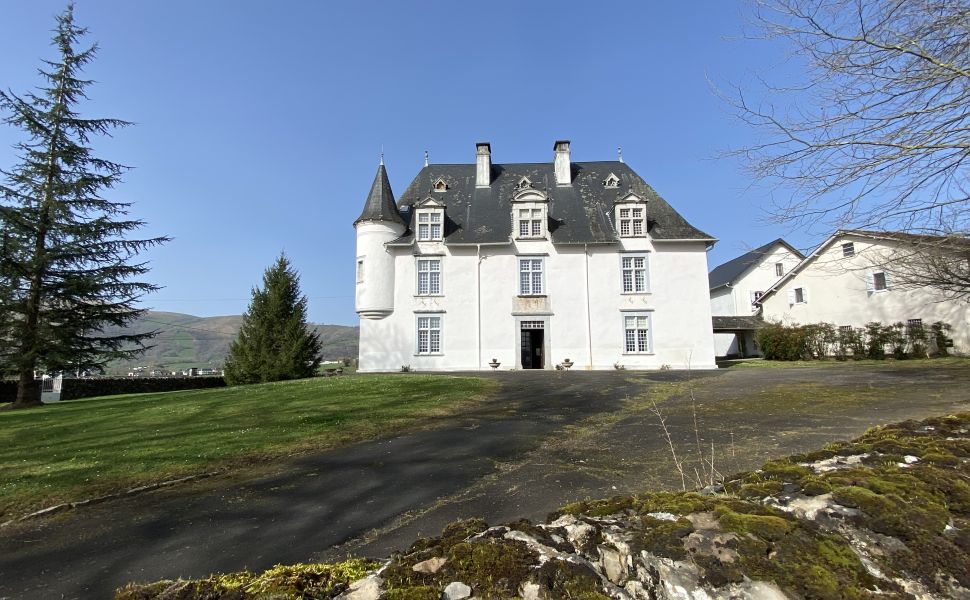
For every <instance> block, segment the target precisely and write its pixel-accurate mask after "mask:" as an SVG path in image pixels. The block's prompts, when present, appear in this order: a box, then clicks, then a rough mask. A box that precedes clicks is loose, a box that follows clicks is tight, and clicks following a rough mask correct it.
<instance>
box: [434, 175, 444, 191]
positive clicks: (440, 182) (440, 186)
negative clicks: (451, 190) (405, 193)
mask: <svg viewBox="0 0 970 600" xmlns="http://www.w3.org/2000/svg"><path fill="white" fill-rule="evenodd" d="M431 189H433V190H434V191H436V192H446V191H448V182H446V181H445V180H444V179H442V178H441V177H439V178H438V179H436V180H435V182H434V185H432V186H431Z"/></svg>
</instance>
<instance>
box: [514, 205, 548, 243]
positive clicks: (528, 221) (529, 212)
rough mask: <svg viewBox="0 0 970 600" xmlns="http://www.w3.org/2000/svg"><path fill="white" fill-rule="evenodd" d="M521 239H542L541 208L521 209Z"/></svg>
mask: <svg viewBox="0 0 970 600" xmlns="http://www.w3.org/2000/svg"><path fill="white" fill-rule="evenodd" d="M518 221H519V237H520V238H528V237H542V234H543V229H544V227H543V226H542V221H543V219H542V209H541V208H520V209H519V218H518Z"/></svg>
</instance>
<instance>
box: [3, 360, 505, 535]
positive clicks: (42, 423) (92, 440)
mask: <svg viewBox="0 0 970 600" xmlns="http://www.w3.org/2000/svg"><path fill="white" fill-rule="evenodd" d="M494 385H495V384H494V383H492V382H488V381H486V380H483V379H478V378H473V377H448V376H431V375H370V376H360V375H355V376H342V377H328V378H315V379H305V380H300V381H289V382H280V383H270V384H262V385H249V386H239V387H232V388H220V389H212V390H192V391H181V392H167V393H156V394H131V395H125V396H112V397H105V398H90V399H85V400H73V401H69V402H64V403H60V404H53V405H49V406H43V407H39V408H34V409H24V410H17V411H3V412H0V456H2V459H0V521H2V520H4V518H10V517H13V516H16V515H18V514H23V513H26V512H30V511H31V510H36V509H39V508H43V507H45V506H50V505H53V504H57V503H59V502H65V501H74V500H80V499H84V498H87V497H92V496H97V495H101V494H106V493H111V492H117V491H122V490H126V489H129V488H131V487H134V486H138V485H144V484H146V483H151V482H158V481H164V480H167V479H172V478H176V477H180V476H185V475H189V474H195V473H200V472H206V471H215V470H227V469H228V470H231V469H238V468H242V467H245V466H246V465H252V464H254V463H257V462H260V461H263V460H266V459H272V458H278V457H281V456H286V455H290V454H295V453H301V452H306V451H310V450H320V449H326V448H333V447H335V446H338V445H343V444H347V443H351V442H355V441H359V440H364V439H369V438H374V437H378V436H380V435H385V434H387V433H390V432H394V431H399V430H402V429H405V428H409V427H416V426H419V425H422V424H426V423H428V419H429V418H432V417H436V416H445V415H447V414H451V413H454V412H457V411H459V410H461V408H462V407H466V406H468V405H469V404H471V403H474V402H475V401H477V400H480V399H481V398H482V397H484V395H486V394H487V393H488V392H490V391H491V390H492V389H493V388H494Z"/></svg>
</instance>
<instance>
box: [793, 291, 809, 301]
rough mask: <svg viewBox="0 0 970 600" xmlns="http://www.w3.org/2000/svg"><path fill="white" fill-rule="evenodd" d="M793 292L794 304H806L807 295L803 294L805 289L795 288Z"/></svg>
mask: <svg viewBox="0 0 970 600" xmlns="http://www.w3.org/2000/svg"><path fill="white" fill-rule="evenodd" d="M794 292H795V304H805V302H806V300H805V297H806V296H807V294H806V293H805V288H795V290H794Z"/></svg>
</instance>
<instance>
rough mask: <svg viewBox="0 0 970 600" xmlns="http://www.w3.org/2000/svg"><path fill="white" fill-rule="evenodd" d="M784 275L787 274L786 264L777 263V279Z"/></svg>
mask: <svg viewBox="0 0 970 600" xmlns="http://www.w3.org/2000/svg"><path fill="white" fill-rule="evenodd" d="M784 274H785V265H784V263H775V276H776V277H781V276H782V275H784Z"/></svg>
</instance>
